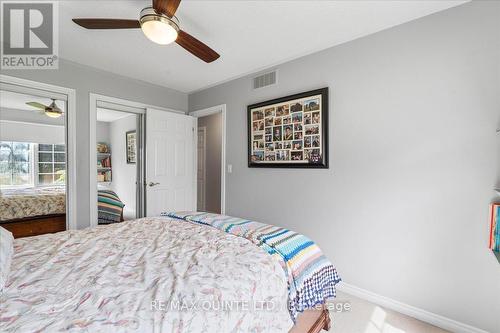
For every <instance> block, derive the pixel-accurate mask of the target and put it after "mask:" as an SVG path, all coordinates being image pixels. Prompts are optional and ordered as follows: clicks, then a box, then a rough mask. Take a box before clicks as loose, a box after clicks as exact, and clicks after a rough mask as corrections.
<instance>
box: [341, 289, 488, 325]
mask: <svg viewBox="0 0 500 333" xmlns="http://www.w3.org/2000/svg"><path fill="white" fill-rule="evenodd" d="M338 290H340V291H342V292H345V293H346V294H350V295H353V296H356V297H359V298H361V299H364V300H366V301H369V302H372V303H375V304H377V305H380V306H383V307H385V308H388V309H391V310H394V311H397V312H399V313H402V314H405V315H407V316H410V317H413V318H416V319H418V320H421V321H424V322H426V323H429V324H432V325H434V326H437V327H441V328H442V329H445V330H448V331H451V332H455V333H488V332H486V331H484V330H482V329H479V328H476V327H473V326H470V325H467V324H464V323H461V322H458V321H456V320H453V319H450V318H446V317H443V316H440V315H437V314H435V313H432V312H429V311H425V310H422V309H419V308H416V307H414V306H411V305H408V304H405V303H401V302H399V301H396V300H393V299H391V298H388V297H385V296H382V295H378V294H375V293H372V292H371V291H368V290H365V289H361V288H358V287H356V286H353V285H350V284H347V283H344V282H342V283H340V284H339V285H338Z"/></svg>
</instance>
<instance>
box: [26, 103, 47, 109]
mask: <svg viewBox="0 0 500 333" xmlns="http://www.w3.org/2000/svg"><path fill="white" fill-rule="evenodd" d="M26 104H27V105H29V106H32V107H34V108H37V109H41V110H45V108H47V106H46V105H43V104H42V103H38V102H27V103H26Z"/></svg>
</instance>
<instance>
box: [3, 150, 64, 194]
mask: <svg viewBox="0 0 500 333" xmlns="http://www.w3.org/2000/svg"><path fill="white" fill-rule="evenodd" d="M65 183H66V151H65V146H64V145H57V144H37V143H26V142H5V141H0V186H1V187H2V188H9V187H10V188H12V187H33V186H47V185H64V184H65Z"/></svg>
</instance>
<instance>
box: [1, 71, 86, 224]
mask: <svg viewBox="0 0 500 333" xmlns="http://www.w3.org/2000/svg"><path fill="white" fill-rule="evenodd" d="M4 85H6V86H4ZM12 85H13V86H17V88H18V89H16V91H17V92H23V91H24V93H28V92H29V93H32V94H35V95H36V94H37V92H38V95H43V96H47V97H49V96H56V95H57V98H58V99H60V98H61V97H64V98H62V99H63V100H65V101H66V103H67V110H66V117H65V118H66V142H65V144H66V229H67V230H71V229H76V226H77V225H76V217H77V210H76V201H77V200H76V199H77V195H76V193H77V190H76V153H75V152H76V91H75V89H71V88H65V87H61V86H56V85H52V84H47V83H41V82H37V81H31V80H26V79H20V78H17V77H14V76H9V75H4V74H0V89H6V90H7V89H8V88H9V86H11V87H12Z"/></svg>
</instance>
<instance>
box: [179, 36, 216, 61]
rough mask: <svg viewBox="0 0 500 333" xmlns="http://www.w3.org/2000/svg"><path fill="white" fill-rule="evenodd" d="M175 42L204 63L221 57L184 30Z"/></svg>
mask: <svg viewBox="0 0 500 333" xmlns="http://www.w3.org/2000/svg"><path fill="white" fill-rule="evenodd" d="M175 42H176V43H177V44H179V45H180V46H182V47H183V48H184V49H186V50H187V51H188V52H191V53H192V54H194V55H195V56H197V57H198V58H200V59H201V60H203V61H204V62H212V61H215V60H217V59H218V58H219V57H220V55H219V54H218V53H217V52H215V51H214V50H212V49H211V48H209V47H208V46H207V45H205V44H203V43H202V42H200V41H199V40H197V39H196V38H194V37H193V36H191V35H190V34H188V33H187V32H184V31H182V30H179V35H178V36H177V39H176V40H175Z"/></svg>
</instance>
